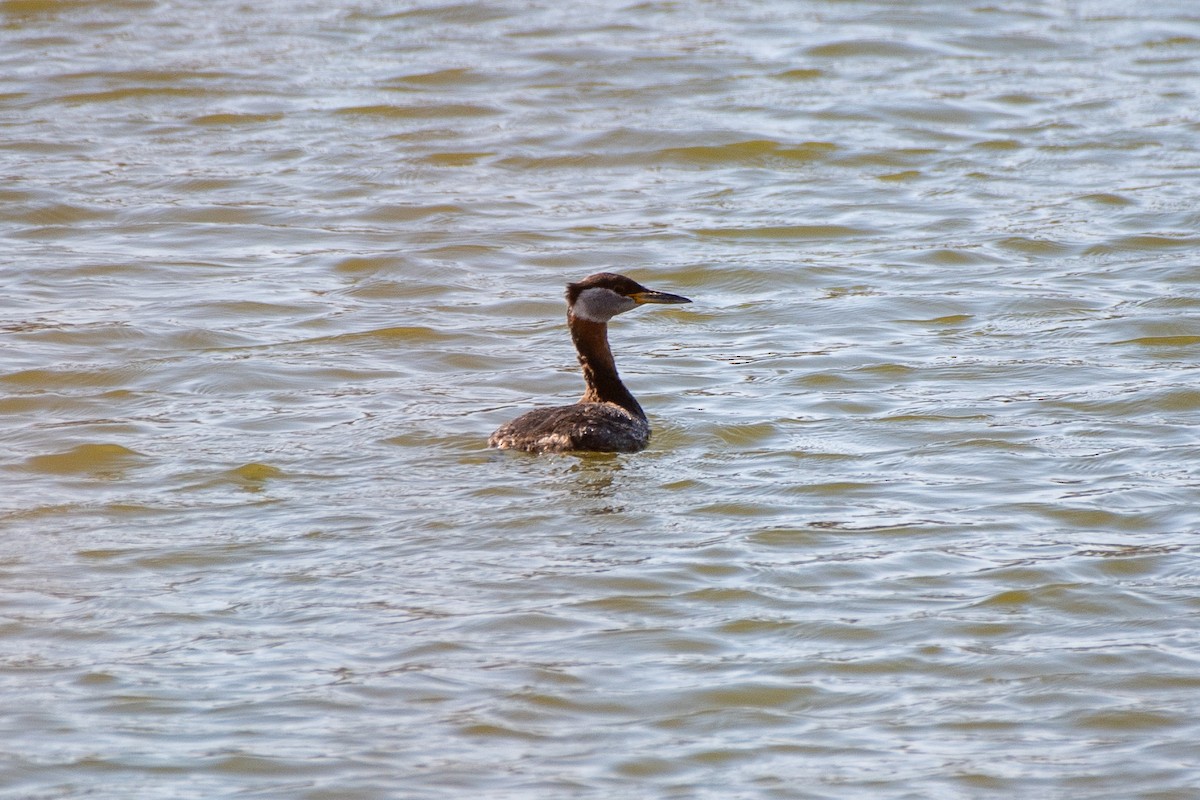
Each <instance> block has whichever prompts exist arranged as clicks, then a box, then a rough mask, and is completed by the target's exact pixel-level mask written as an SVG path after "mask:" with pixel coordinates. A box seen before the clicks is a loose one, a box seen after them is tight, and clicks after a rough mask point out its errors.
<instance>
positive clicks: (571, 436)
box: [488, 272, 692, 453]
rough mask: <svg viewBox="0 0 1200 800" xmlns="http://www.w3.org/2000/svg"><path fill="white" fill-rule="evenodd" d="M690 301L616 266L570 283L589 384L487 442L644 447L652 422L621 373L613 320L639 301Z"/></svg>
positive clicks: (558, 449) (543, 447)
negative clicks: (571, 400) (571, 399)
mask: <svg viewBox="0 0 1200 800" xmlns="http://www.w3.org/2000/svg"><path fill="white" fill-rule="evenodd" d="M690 302H692V301H691V300H689V299H687V298H686V297H680V296H679V295H677V294H668V293H667V292H657V291H653V290H651V289H647V288H646V287H645V286H642V285H641V284H640V283H638V282H637V281H635V280H632V279H630V278H626V277H625V276H624V275H617V274H615V273H612V272H597V273H596V274H595V275H589V276H587V277H586V278H584V279H583V280H581V281H579V282H578V283H569V284H567V328H569V329H570V331H571V339H572V340H573V341H574V342H575V350H576V352H577V353H578V354H579V366H580V367H582V368H583V381H584V383H585V384H586V385H587V388H586V390H585V391H584V393H583V397H581V398H580V399H579V402H578V403H575V404H574V405H570V406H556V407H554V408H539V409H535V410H533V411H530V412H529V413H527V414H523V415H521V416H519V417H517V418H516V419H514V420H513V421H512V422H510V423H508V424H507V425H502V426H500V428H499V429H497V430H496V432H495V433H493V434H492V436H491V438H490V439H488V446H489V447H499V448H501V449H503V450H526V451H528V452H531V453H566V452H571V451H575V450H588V451H594V452H605V453H636V452H637V451H638V450H642V449H644V448H645V447H646V445H647V444H648V443H649V441H650V423H649V422H647V421H646V412H644V411H642V407H641V406H640V405H638V401H637V400H635V399H634V397H633V395H632V394H630V393H629V390H628V389H626V388H625V384H623V383H621V377H620V376H619V375H618V374H617V365H616V363H615V362H614V361H613V355H612V350H611V349H609V346H608V321H609V320H610V319H612V318H613V317H615V316H616V315H617V314H623V313H624V312H626V311H629V310H631V309H634V308H637V307H638V306H640V305H645V304H649V303H658V304H674V303H690Z"/></svg>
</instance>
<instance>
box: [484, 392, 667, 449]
mask: <svg viewBox="0 0 1200 800" xmlns="http://www.w3.org/2000/svg"><path fill="white" fill-rule="evenodd" d="M649 442H650V423H648V422H647V421H646V418H645V417H639V416H635V415H633V414H631V413H629V412H628V411H626V410H625V409H623V408H621V407H620V406H618V405H614V404H612V403H576V404H575V405H571V406H556V407H554V408H539V409H536V410H534V411H530V412H529V413H527V414H522V415H521V416H519V417H517V418H516V419H514V420H513V421H512V422H510V423H508V424H507V425H501V426H500V428H499V429H498V430H497V431H496V432H495V433H493V434H492V438H490V439H488V446H489V447H499V448H501V449H502V450H526V451H528V452H531V453H569V452H571V451H572V450H590V451H593V452H597V453H636V452H637V451H638V450H644V449H645V447H646V445H647V444H649Z"/></svg>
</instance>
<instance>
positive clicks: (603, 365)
mask: <svg viewBox="0 0 1200 800" xmlns="http://www.w3.org/2000/svg"><path fill="white" fill-rule="evenodd" d="M567 327H568V328H570V329H571V339H572V340H573V341H574V342H575V350H576V352H578V353H579V366H580V367H582V368H583V380H584V383H586V384H587V390H586V391H585V392H584V393H583V397H581V398H580V399H579V402H581V403H615V404H616V405H619V406H620V407H621V408H623V409H625V410H626V411H628V412H629V413H630V414H633V415H634V416H637V417H641V418H642V419H645V418H646V413H645V412H644V411H642V407H641V406H640V405H638V401H637V400H635V399H634V398H633V395H632V394H630V393H629V390H628V389H626V388H625V384H623V383H621V376H620V375H618V374H617V365H616V362H614V361H613V356H612V350H611V349H609V346H608V324H607V323H604V322H592V321H591V320H586V319H580V318H579V317H576V316H575V315H574V314H572V313H570V312H569V311H568V312H567Z"/></svg>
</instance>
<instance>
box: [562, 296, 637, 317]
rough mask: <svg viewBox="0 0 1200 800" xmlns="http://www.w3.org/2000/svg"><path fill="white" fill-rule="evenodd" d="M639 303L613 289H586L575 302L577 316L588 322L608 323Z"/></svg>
mask: <svg viewBox="0 0 1200 800" xmlns="http://www.w3.org/2000/svg"><path fill="white" fill-rule="evenodd" d="M635 306H637V303H635V302H633V301H632V300H630V299H629V298H628V297H626V296H625V295H622V294H617V293H616V292H614V291H613V290H611V289H600V288H595V289H584V290H583V291H582V292H580V293H579V297H578V298H577V299H576V300H575V309H574V311H575V316H577V317H579V318H580V319H586V320H587V321H588V322H608V321H609V320H610V319H612V318H613V317H615V316H616V315H617V314H620V313H621V312H623V311H628V310H629V309H631V308H634V307H635Z"/></svg>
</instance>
